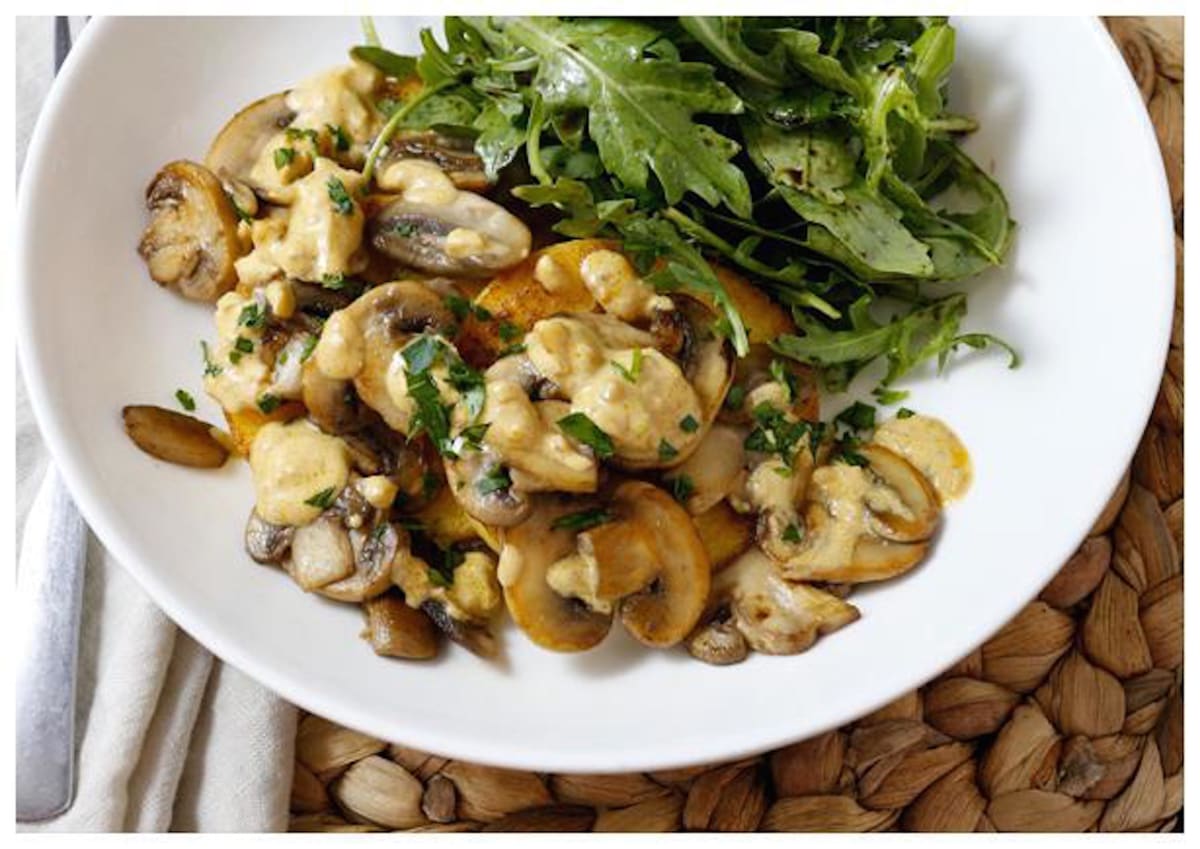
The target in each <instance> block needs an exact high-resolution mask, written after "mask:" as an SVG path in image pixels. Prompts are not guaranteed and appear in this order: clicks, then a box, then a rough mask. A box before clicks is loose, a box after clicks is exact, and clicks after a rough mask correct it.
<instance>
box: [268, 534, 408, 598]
mask: <svg viewBox="0 0 1200 849" xmlns="http://www.w3.org/2000/svg"><path fill="white" fill-rule="evenodd" d="M402 535H403V536H402ZM347 538H348V541H349V544H350V547H351V549H352V551H353V566H354V568H353V572H352V573H351V574H349V575H348V576H347V577H344V578H342V579H341V580H339V581H335V582H333V583H328V584H323V585H322V586H321V587H319V588H318V589H317V592H319V593H320V594H321V595H323V596H326V597H327V598H332V599H334V600H336V601H355V602H360V601H366V600H367V599H371V598H374V597H375V596H378V595H382V594H383V593H385V592H386V591H387V589H388V587H390V586H391V585H392V561H393V560H395V558H396V554H397V552H398V551H399V550H400V548H401V546H403V547H404V548H406V549H407V547H408V534H407V532H405V531H403V530H400V529H398V528H397V527H396V526H395V525H391V524H387V523H383V524H380V525H377V526H375V527H374V528H372V529H368V530H365V531H364V530H358V529H352V530H350V531H349V532H348V533H347ZM295 547H296V543H295V542H293V543H292V549H293V552H294V550H295ZM293 557H294V555H293Z"/></svg>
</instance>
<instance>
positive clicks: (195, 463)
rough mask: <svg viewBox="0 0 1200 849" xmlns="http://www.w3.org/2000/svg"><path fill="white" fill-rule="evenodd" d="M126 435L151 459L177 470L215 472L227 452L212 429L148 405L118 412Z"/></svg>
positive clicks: (196, 421) (189, 417) (190, 417)
mask: <svg viewBox="0 0 1200 849" xmlns="http://www.w3.org/2000/svg"><path fill="white" fill-rule="evenodd" d="M121 418H122V419H123V420H124V423H125V433H126V434H128V436H129V438H130V439H132V440H133V443H134V444H135V445H137V447H138V448H140V449H142V450H143V451H145V452H146V453H147V454H149V455H150V456H152V457H157V458H158V459H160V460H166V461H167V462H168V463H175V464H176V465H180V466H191V467H192V468H196V469H215V468H217V467H218V466H222V465H224V463H225V460H226V459H227V458H228V457H229V451H228V450H227V449H226V448H225V446H224V445H222V444H221V443H220V442H219V441H218V440H217V438H216V437H215V436H213V433H212V430H213V429H212V426H211V425H208V424H205V423H204V422H202V421H200V420H199V419H196V418H193V417H192V416H185V415H184V414H183V413H177V412H175V411H174V410H166V409H164V408H162V407H155V406H153V405H147V404H134V405H130V406H128V407H125V408H123V409H122V410H121Z"/></svg>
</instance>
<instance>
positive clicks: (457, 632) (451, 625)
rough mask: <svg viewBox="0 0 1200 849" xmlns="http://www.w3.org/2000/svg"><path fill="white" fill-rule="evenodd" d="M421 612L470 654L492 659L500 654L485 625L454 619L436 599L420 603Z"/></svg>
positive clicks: (446, 608) (494, 638) (447, 609)
mask: <svg viewBox="0 0 1200 849" xmlns="http://www.w3.org/2000/svg"><path fill="white" fill-rule="evenodd" d="M421 610H422V611H424V613H425V615H427V616H428V617H429V618H430V620H431V621H432V622H433V624H434V625H436V626H437V627H438V629H439V630H441V631H442V633H444V634H445V635H446V636H447V637H449V638H450V639H451V640H453V641H454V642H456V643H458V644H459V645H460V646H462V647H463V648H465V649H467V651H469V652H471V653H472V654H476V655H479V656H480V657H483V658H493V657H496V655H498V654H499V653H500V645H499V643H497V642H496V637H495V635H494V634H493V633H492V632H491V630H489V629H488V627H487V625H486V624H485V623H482V622H473V621H470V620H467V619H458V618H455V617H454V616H453V615H451V613H450V610H449V608H448V607H447V606H446V604H445V603H444V602H442V601H439V600H438V599H433V598H431V599H426V600H425V601H423V602H421Z"/></svg>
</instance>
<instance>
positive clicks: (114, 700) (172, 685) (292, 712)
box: [17, 18, 296, 832]
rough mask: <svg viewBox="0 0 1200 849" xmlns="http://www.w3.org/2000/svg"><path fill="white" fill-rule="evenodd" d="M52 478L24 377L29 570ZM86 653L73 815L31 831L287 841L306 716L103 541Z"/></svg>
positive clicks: (28, 82)
mask: <svg viewBox="0 0 1200 849" xmlns="http://www.w3.org/2000/svg"><path fill="white" fill-rule="evenodd" d="M53 29H54V24H53V19H52V18H18V20H17V43H18V45H19V46H20V47H21V52H22V54H28V55H29V56H30V61H29V62H28V63H25V62H22V61H18V63H17V68H18V80H17V104H18V109H17V114H18V128H17V129H18V147H19V150H18V160H19V161H21V160H23V158H24V157H23V154H24V143H25V140H26V139H27V138H28V136H29V130H30V129H31V124H32V121H33V120H34V118H36V113H37V109H36V106H37V105H40V104H41V101H42V98H44V96H45V92H46V91H47V90H48V88H49V82H50V79H49V76H48V75H51V74H52V73H53V61H52V59H50V58H49V57H51V56H52V50H53V37H52V33H53ZM38 45H43V47H42V48H40V50H39V49H38ZM38 56H40V58H38ZM31 100H32V105H31ZM26 122H28V123H26ZM131 238H132V237H131ZM47 465H48V463H47V460H46V455H45V451H44V448H43V447H42V444H41V440H40V438H39V437H38V432H37V426H36V423H35V422H34V419H33V415H32V412H31V411H30V408H29V404H28V401H27V399H26V395H25V390H24V387H23V385H22V384H21V382H20V377H19V376H18V385H17V529H18V542H17V544H18V546H19V548H20V550H21V553H22V557H25V556H36V553H37V550H38V549H39V548H40V547H41V546H42V545H43V544H44V540H45V537H46V534H47V532H48V530H49V528H48V517H49V506H50V501H51V498H50V496H51V494H52V490H53V487H54V486H55V484H54V482H53V481H52V480H51V478H52V477H53V474H54V473H53V471H52V470H51V472H50V473H49V474H47V473H46V471H45V470H46V468H47ZM18 568H20V567H19V566H18ZM80 640H81V642H80V653H79V679H78V689H77V695H76V701H77V704H76V754H77V766H76V792H75V801H74V804H73V805H72V806H71V808H70V809H69V810H67V811H66V812H65V813H64V814H62V815H61V816H59V817H57V818H56V819H53V820H50V821H48V822H46V823H38V824H31V825H21V826H19V828H20V829H21V830H23V831H168V830H170V831H223V832H232V831H283V830H285V829H286V828H287V817H288V791H289V787H290V785H291V770H292V762H293V755H294V737H295V730H296V709H295V708H294V707H292V706H291V705H289V704H288V703H286V702H285V701H283V700H282V699H280V698H279V697H278V696H276V695H275V694H273V693H271V692H270V691H268V690H267V689H265V688H264V687H262V686H261V685H259V684H258V683H256V682H255V681H253V680H252V679H250V678H248V677H246V676H245V675H243V674H242V673H241V672H239V671H238V670H236V669H234V668H233V667H232V666H227V665H225V664H223V663H221V661H220V660H218V659H216V658H214V657H213V656H212V655H211V654H209V652H208V651H206V650H205V649H204V648H203V647H202V646H201V645H200V644H199V643H197V642H195V641H194V640H193V639H192V638H191V637H189V636H188V635H187V634H186V633H184V632H183V631H181V630H180V629H179V628H178V627H177V626H176V625H175V624H174V623H173V622H171V620H170V619H168V618H167V617H166V616H165V615H164V614H163V613H162V611H160V610H159V609H158V608H157V607H156V606H155V605H154V602H152V601H151V600H150V598H149V596H147V595H146V594H145V592H144V591H143V590H142V589H141V587H140V586H138V584H137V583H136V582H135V581H134V580H133V578H132V577H130V575H129V574H128V573H127V572H126V571H125V570H124V568H122V567H121V565H120V564H119V563H117V562H116V561H115V560H113V558H112V557H111V555H109V554H108V552H106V551H105V550H104V547H103V546H102V545H101V544H100V542H99V541H98V540H96V539H95V538H94V537H91V538H90V539H89V546H88V557H87V575H86V579H85V583H84V595H83V621H82V626H81V634H80Z"/></svg>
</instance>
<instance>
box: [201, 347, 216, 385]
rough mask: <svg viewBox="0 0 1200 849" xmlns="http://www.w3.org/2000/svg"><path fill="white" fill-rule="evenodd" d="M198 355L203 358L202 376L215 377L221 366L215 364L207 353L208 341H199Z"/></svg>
mask: <svg viewBox="0 0 1200 849" xmlns="http://www.w3.org/2000/svg"><path fill="white" fill-rule="evenodd" d="M200 356H201V357H202V358H203V360H204V376H205V377H216V376H217V375H218V374H220V373H221V367H220V366H219V365H217V364H216V363H215V362H213V359H212V356H211V354H210V353H209V350H208V343H207V342H205V341H203V340H201V342H200Z"/></svg>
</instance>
